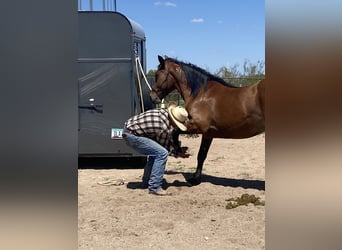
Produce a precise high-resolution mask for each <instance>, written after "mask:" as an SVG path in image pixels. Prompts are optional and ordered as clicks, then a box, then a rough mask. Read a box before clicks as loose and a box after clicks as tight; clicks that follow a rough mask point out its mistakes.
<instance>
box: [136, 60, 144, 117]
mask: <svg viewBox="0 0 342 250" xmlns="http://www.w3.org/2000/svg"><path fill="white" fill-rule="evenodd" d="M138 63H139V56H136V57H135V67H136V72H137V79H138V85H139V93H140V102H141V110H142V112H145V108H144V97H143V94H142V90H141V82H140V75H139V68H138ZM142 74H144V71H142Z"/></svg>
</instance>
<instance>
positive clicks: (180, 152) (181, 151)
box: [171, 147, 190, 158]
mask: <svg viewBox="0 0 342 250" xmlns="http://www.w3.org/2000/svg"><path fill="white" fill-rule="evenodd" d="M188 149H189V148H188V147H179V148H174V149H173V150H172V151H171V156H174V157H175V158H178V157H181V158H188V157H189V156H190V154H189V153H187V152H186V151H187V150H188Z"/></svg>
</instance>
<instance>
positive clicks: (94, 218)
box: [78, 134, 265, 250]
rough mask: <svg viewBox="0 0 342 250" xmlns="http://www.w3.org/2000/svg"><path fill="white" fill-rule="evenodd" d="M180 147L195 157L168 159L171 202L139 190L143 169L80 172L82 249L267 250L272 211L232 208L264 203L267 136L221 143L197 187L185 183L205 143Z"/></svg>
mask: <svg viewBox="0 0 342 250" xmlns="http://www.w3.org/2000/svg"><path fill="white" fill-rule="evenodd" d="M181 141H182V145H183V146H188V147H189V152H190V153H191V154H192V157H190V158H187V159H182V158H174V157H169V159H168V163H167V167H166V173H165V175H164V178H165V183H164V187H165V188H166V189H167V190H168V191H169V192H171V193H172V195H171V196H163V197H161V196H155V195H150V194H148V192H147V190H146V189H139V188H136V187H137V185H138V184H139V183H140V180H141V175H142V172H143V170H142V169H108V170H96V169H80V170H79V172H78V173H79V177H78V249H96V250H98V249H99V250H102V249H104V250H106V249H139V250H140V249H196V250H199V249H253V250H255V249H265V206H263V205H262V204H261V205H254V204H253V203H249V204H247V205H241V206H237V207H235V208H232V209H228V208H229V206H227V205H228V203H230V201H228V199H231V198H239V197H241V196H242V195H243V194H248V195H255V197H256V198H259V200H260V201H261V202H264V201H265V157H264V156H265V135H264V134H261V135H258V136H255V137H253V138H249V139H243V140H230V139H214V141H213V143H212V145H211V148H210V150H209V153H208V157H207V160H206V161H205V163H204V169H203V174H204V176H203V178H202V183H201V184H200V185H198V186H192V187H191V186H189V185H188V184H187V182H186V181H185V178H186V177H189V176H190V173H193V172H194V171H195V167H196V156H197V152H198V149H199V145H200V138H199V137H198V138H186V137H181ZM106 181H109V182H108V183H107V185H103V184H105V182H106Z"/></svg>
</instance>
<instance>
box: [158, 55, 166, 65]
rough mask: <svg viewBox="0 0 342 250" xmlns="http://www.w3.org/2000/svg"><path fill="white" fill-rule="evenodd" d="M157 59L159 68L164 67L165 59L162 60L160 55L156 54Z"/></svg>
mask: <svg viewBox="0 0 342 250" xmlns="http://www.w3.org/2000/svg"><path fill="white" fill-rule="evenodd" d="M158 60H159V63H160V66H161V68H164V65H165V60H164V58H163V57H161V56H158Z"/></svg>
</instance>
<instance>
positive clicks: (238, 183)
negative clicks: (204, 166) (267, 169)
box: [165, 171, 265, 191]
mask: <svg viewBox="0 0 342 250" xmlns="http://www.w3.org/2000/svg"><path fill="white" fill-rule="evenodd" d="M165 174H167V175H173V174H182V175H183V176H184V178H185V180H187V179H190V178H191V177H192V174H191V173H183V172H177V171H165ZM201 182H202V183H203V182H209V183H211V184H213V185H220V186H224V187H242V188H246V189H248V188H251V189H257V190H263V191H265V181H260V180H246V179H232V178H224V177H217V176H212V175H206V174H202V178H201ZM168 186H191V185H190V184H189V183H188V182H182V181H174V182H173V183H168Z"/></svg>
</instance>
